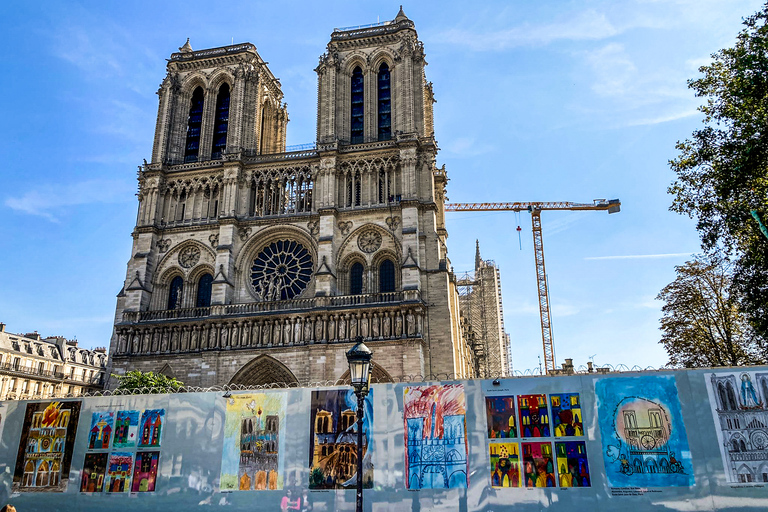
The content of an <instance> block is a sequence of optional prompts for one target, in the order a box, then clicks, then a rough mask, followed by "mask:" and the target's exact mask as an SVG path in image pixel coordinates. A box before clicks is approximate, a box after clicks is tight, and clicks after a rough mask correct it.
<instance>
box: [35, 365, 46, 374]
mask: <svg viewBox="0 0 768 512" xmlns="http://www.w3.org/2000/svg"><path fill="white" fill-rule="evenodd" d="M44 371H45V363H37V374H38V375H42V374H43V372H44Z"/></svg>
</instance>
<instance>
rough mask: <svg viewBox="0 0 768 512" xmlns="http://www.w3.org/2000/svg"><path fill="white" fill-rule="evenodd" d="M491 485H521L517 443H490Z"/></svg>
mask: <svg viewBox="0 0 768 512" xmlns="http://www.w3.org/2000/svg"><path fill="white" fill-rule="evenodd" d="M488 452H489V455H490V460H491V487H520V452H519V448H518V444H517V443H490V444H489V445H488Z"/></svg>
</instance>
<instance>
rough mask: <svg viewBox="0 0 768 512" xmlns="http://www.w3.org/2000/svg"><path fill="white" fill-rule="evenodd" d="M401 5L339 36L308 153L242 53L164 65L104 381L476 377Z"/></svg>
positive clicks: (420, 83)
mask: <svg viewBox="0 0 768 512" xmlns="http://www.w3.org/2000/svg"><path fill="white" fill-rule="evenodd" d="M425 65H426V62H425V57H424V48H423V45H422V43H421V42H420V41H419V39H418V36H417V33H416V30H415V27H414V23H413V22H412V21H411V20H410V19H408V18H407V17H406V15H405V14H404V13H403V11H402V9H401V10H400V12H399V13H398V15H397V17H396V18H395V19H394V20H392V21H388V22H384V23H377V24H375V25H371V26H368V27H356V28H353V29H336V30H335V31H334V32H333V33H332V34H331V40H330V42H329V43H328V45H327V49H326V52H325V53H324V54H323V55H322V56H321V57H320V63H319V65H318V67H317V69H316V70H315V71H316V72H317V77H318V88H317V90H318V96H317V141H316V143H315V144H312V145H308V146H309V147H306V148H301V149H300V150H294V151H291V150H290V149H291V148H286V146H285V140H286V125H287V123H288V114H287V111H286V106H285V104H284V103H283V102H282V99H283V93H282V91H281V88H280V82H279V80H278V79H276V78H275V77H274V75H273V74H272V73H271V72H270V70H269V68H268V67H267V65H266V63H265V62H264V60H262V58H261V57H260V56H259V54H258V52H257V51H256V47H255V46H254V45H252V44H249V43H244V44H238V45H232V46H224V47H220V48H211V49H207V50H199V51H195V50H193V49H192V47H191V46H190V44H189V41H187V43H186V44H185V45H184V46H182V47H181V48H180V49H179V52H178V53H174V54H172V55H171V58H170V59H169V61H168V66H167V71H168V73H167V76H166V78H165V79H164V80H163V82H162V85H161V87H160V89H159V91H158V96H159V99H160V101H159V103H160V104H159V108H158V114H157V124H156V128H155V138H154V144H153V150H152V161H151V162H150V163H146V162H145V164H144V165H143V166H142V167H141V168H140V170H139V175H138V181H139V193H138V198H139V207H138V216H137V222H136V227H135V229H134V231H133V248H132V255H131V259H130V261H129V263H128V271H127V276H126V280H125V283H124V286H123V289H122V290H121V292H120V294H119V295H118V300H117V311H116V315H115V329H114V334H113V337H112V341H111V345H110V356H111V360H112V365H113V368H112V371H113V372H114V373H117V374H121V373H124V372H125V371H128V370H134V369H138V370H142V371H155V372H162V373H164V374H166V375H169V376H174V377H177V378H178V379H179V380H181V381H183V382H184V383H185V384H187V385H193V386H211V385H222V384H243V385H257V384H265V383H274V382H277V383H288V384H305V383H316V382H323V381H336V380H339V379H345V378H347V375H345V372H346V371H347V368H348V366H347V361H346V358H345V353H346V351H347V350H348V349H349V348H350V347H351V344H352V343H353V340H354V339H355V338H356V337H357V336H362V337H363V338H365V340H366V344H367V345H368V346H369V347H370V348H371V349H372V350H373V351H374V363H375V370H374V374H373V379H374V381H380V382H383V381H391V380H397V379H401V378H408V377H409V376H424V377H429V376H438V377H439V376H441V375H443V376H445V375H447V374H448V375H453V376H455V377H456V378H467V377H473V376H476V375H477V367H476V358H477V356H478V353H477V352H478V348H477V346H476V344H475V343H474V342H472V343H470V342H468V341H466V340H468V339H469V338H468V337H467V336H465V335H464V333H463V327H462V326H463V325H464V323H465V322H461V321H460V310H459V307H460V306H459V303H460V301H459V293H458V289H457V285H456V282H457V280H456V277H455V276H454V275H453V273H452V270H451V266H450V262H449V260H448V256H447V249H446V238H447V236H448V233H447V231H446V227H445V212H444V203H445V187H446V183H447V176H446V172H445V168H444V166H443V167H438V166H437V165H436V162H435V157H436V153H437V146H436V142H435V138H434V126H433V120H432V104H433V103H434V101H435V100H434V99H433V93H432V84H431V83H430V82H428V81H427V80H426V77H425V73H424V67H425Z"/></svg>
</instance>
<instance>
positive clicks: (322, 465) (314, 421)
mask: <svg viewBox="0 0 768 512" xmlns="http://www.w3.org/2000/svg"><path fill="white" fill-rule="evenodd" d="M372 400H373V389H371V391H370V393H369V394H368V396H366V397H365V400H364V402H363V403H364V415H363V450H362V451H363V453H362V457H363V486H364V487H366V488H371V487H373V462H372V460H371V459H372V458H371V453H370V452H369V450H368V446H369V443H368V440H369V439H370V435H371V424H372V422H373V402H372ZM357 457H358V453H357V397H356V396H355V393H354V390H352V389H351V388H349V389H335V390H320V391H313V392H312V409H311V413H310V449H309V459H310V460H309V468H310V475H309V488H310V489H347V488H354V487H355V486H356V485H357Z"/></svg>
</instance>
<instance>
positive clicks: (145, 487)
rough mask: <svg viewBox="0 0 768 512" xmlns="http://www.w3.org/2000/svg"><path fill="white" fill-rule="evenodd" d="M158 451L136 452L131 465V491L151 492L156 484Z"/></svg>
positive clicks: (158, 460)
mask: <svg viewBox="0 0 768 512" xmlns="http://www.w3.org/2000/svg"><path fill="white" fill-rule="evenodd" d="M159 462H160V452H138V453H137V454H136V462H135V463H134V465H133V485H132V487H131V491H132V492H153V491H154V490H155V485H156V484H157V466H158V464H159Z"/></svg>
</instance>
